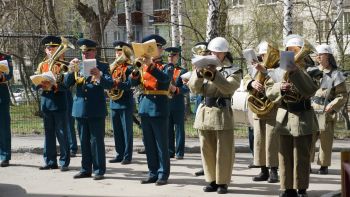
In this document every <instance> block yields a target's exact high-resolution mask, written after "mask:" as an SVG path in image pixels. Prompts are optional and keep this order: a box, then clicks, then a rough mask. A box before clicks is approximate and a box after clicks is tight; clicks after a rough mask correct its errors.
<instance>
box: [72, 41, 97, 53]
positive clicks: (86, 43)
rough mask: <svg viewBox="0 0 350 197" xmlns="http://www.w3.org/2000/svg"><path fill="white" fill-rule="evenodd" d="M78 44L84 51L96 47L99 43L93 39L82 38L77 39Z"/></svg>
mask: <svg viewBox="0 0 350 197" xmlns="http://www.w3.org/2000/svg"><path fill="white" fill-rule="evenodd" d="M77 45H78V46H79V47H80V49H81V50H82V51H87V50H91V49H96V46H97V43H96V42H95V41H93V40H89V39H85V38H80V39H79V40H78V41H77Z"/></svg>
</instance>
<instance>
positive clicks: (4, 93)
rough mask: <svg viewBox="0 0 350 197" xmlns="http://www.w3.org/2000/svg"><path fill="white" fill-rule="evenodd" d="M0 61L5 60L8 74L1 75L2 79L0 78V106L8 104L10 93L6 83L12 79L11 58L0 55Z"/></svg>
mask: <svg viewBox="0 0 350 197" xmlns="http://www.w3.org/2000/svg"><path fill="white" fill-rule="evenodd" d="M0 60H7V62H8V64H9V70H10V72H9V74H5V73H3V74H2V75H3V77H2V78H0V105H1V104H8V103H10V93H9V90H8V87H7V81H9V80H11V79H12V77H13V67H12V59H11V56H8V55H5V54H1V53H0Z"/></svg>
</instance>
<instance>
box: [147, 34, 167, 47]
mask: <svg viewBox="0 0 350 197" xmlns="http://www.w3.org/2000/svg"><path fill="white" fill-rule="evenodd" d="M152 39H154V40H156V42H157V45H161V46H164V45H166V40H165V39H164V38H163V37H162V36H160V35H156V34H151V35H148V36H146V37H144V38H143V39H142V42H147V41H149V40H152Z"/></svg>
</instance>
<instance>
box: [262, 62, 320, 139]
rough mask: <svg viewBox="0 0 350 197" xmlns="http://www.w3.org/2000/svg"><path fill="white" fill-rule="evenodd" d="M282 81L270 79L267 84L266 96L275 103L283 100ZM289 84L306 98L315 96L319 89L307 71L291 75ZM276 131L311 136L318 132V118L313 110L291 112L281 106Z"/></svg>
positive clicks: (283, 133)
mask: <svg viewBox="0 0 350 197" xmlns="http://www.w3.org/2000/svg"><path fill="white" fill-rule="evenodd" d="M282 82H283V79H282V80H281V81H277V82H274V80H273V79H272V78H270V79H269V80H268V81H267V82H266V83H265V89H266V95H267V97H268V98H269V99H271V100H272V101H273V102H275V103H280V102H281V101H282V99H283V94H282V92H281V83H282ZM289 82H290V83H292V84H293V85H294V86H295V88H296V91H297V92H298V93H299V94H301V95H302V96H303V97H304V98H310V97H311V96H313V95H314V94H315V92H316V90H317V88H318V86H317V83H316V82H315V81H314V80H313V79H312V78H311V77H310V76H309V75H308V74H307V73H306V71H305V70H299V69H298V70H296V71H295V72H294V73H293V74H290V75H289ZM275 129H276V131H277V132H279V133H280V134H281V135H292V136H295V137H296V136H303V135H310V134H312V133H313V132H314V131H317V130H318V124H317V118H316V115H315V112H314V110H313V109H310V110H304V111H300V112H295V113H293V112H289V111H287V110H286V109H284V108H282V107H281V106H280V107H279V108H278V111H277V116H276V126H275Z"/></svg>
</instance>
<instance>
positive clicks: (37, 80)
mask: <svg viewBox="0 0 350 197" xmlns="http://www.w3.org/2000/svg"><path fill="white" fill-rule="evenodd" d="M30 80H32V82H33V84H34V85H40V84H41V83H42V82H43V81H49V82H50V83H51V84H52V85H54V84H56V78H55V76H54V74H53V73H52V72H51V71H48V72H45V73H42V74H38V75H32V76H30Z"/></svg>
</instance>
